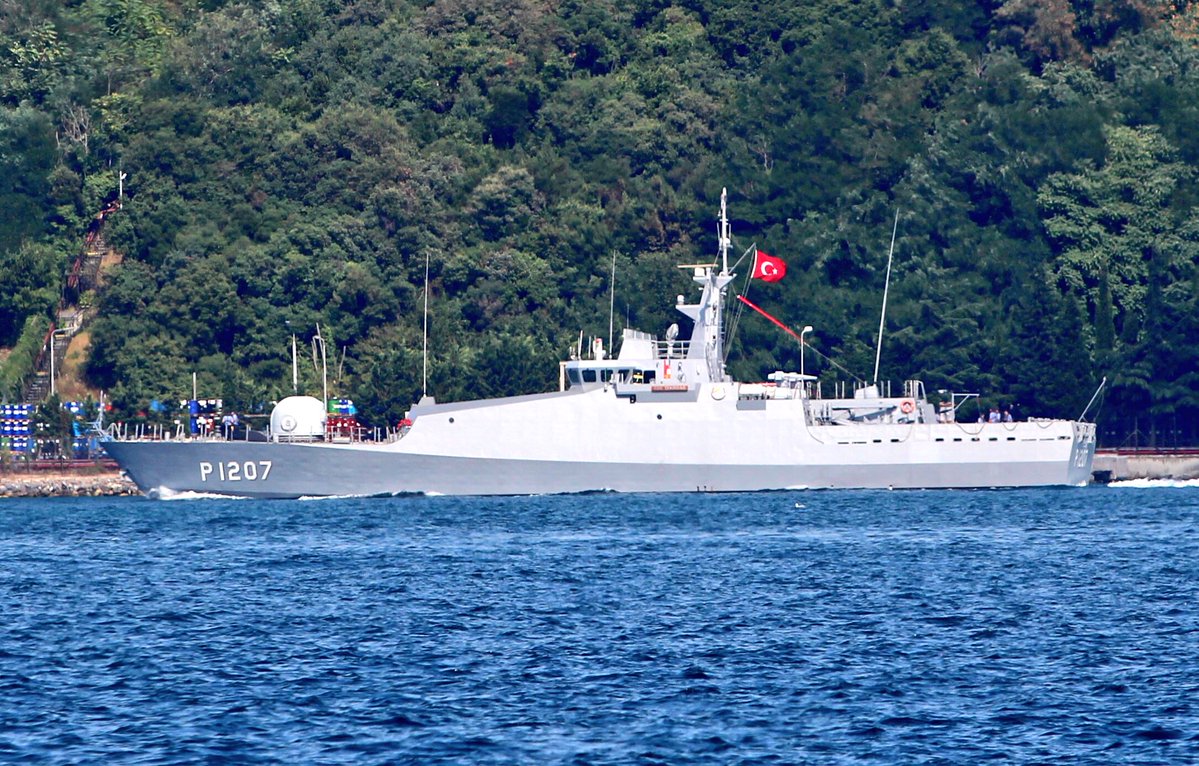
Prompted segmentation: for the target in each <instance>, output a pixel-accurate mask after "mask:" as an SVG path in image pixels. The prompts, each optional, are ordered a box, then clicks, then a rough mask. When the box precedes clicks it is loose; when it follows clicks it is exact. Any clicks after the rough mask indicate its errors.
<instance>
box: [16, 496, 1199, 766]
mask: <svg viewBox="0 0 1199 766" xmlns="http://www.w3.org/2000/svg"><path fill="white" fill-rule="evenodd" d="M0 609H2V612H0V614H2V615H3V616H2V618H0V761H3V762H29V763H72V764H74V763H104V764H109V763H137V764H143V763H144V764H160V763H180V764H182V763H239V764H240V763H250V764H252V763H355V764H359V763H367V764H370V763H380V764H382V763H419V764H441V763H469V764H526V763H530V764H541V763H548V764H628V763H644V764H692V763H699V764H704V763H711V764H742V763H744V764H756V763H779V764H789V763H838V764H840V763H873V764H880V763H881V764H900V763H929V764H940V763H944V764H966V763H979V762H984V761H1007V762H1012V763H1069V764H1076V763H1082V764H1087V763H1093V764H1109V763H1137V764H1184V763H1196V762H1199V632H1197V631H1199V617H1197V609H1199V487H1191V488H1166V487H1150V488H1135V489H1134V488H1113V487H1097V488H1088V489H1072V490H1067V489H1059V490H1035V491H978V492H944V491H942V492H865V491H860V492H833V491H828V492H779V493H759V494H744V495H739V494H733V495H698V494H697V495H677V496H671V495H586V496H559V497H533V498H529V497H524V498H498V499H479V498H474V499H461V498H448V497H434V498H419V497H418V498H412V497H409V498H387V499H384V498H375V499H345V500H321V501H297V502H287V501H268V502H258V501H250V500H216V499H198V500H190V501H182V502H181V501H174V502H164V501H152V500H148V499H144V498H110V499H65V498H64V499H46V500H3V501H0Z"/></svg>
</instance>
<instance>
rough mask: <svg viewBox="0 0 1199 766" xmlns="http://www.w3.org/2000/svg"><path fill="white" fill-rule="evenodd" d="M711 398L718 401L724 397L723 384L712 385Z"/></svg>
mask: <svg viewBox="0 0 1199 766" xmlns="http://www.w3.org/2000/svg"><path fill="white" fill-rule="evenodd" d="M712 398H713V399H715V400H716V401H720V400H721V399H723V398H724V386H712Z"/></svg>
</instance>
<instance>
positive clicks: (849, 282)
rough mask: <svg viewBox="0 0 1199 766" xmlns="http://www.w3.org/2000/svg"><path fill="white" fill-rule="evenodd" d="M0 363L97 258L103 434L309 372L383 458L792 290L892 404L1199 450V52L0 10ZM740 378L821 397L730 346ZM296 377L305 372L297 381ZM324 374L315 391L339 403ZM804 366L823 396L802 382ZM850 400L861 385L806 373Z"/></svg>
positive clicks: (1011, 1) (372, 19)
mask: <svg viewBox="0 0 1199 766" xmlns="http://www.w3.org/2000/svg"><path fill="white" fill-rule="evenodd" d="M0 7H2V8H3V12H0V167H2V168H3V171H4V172H3V173H0V204H2V205H3V207H4V210H5V215H4V217H3V219H2V222H0V270H2V271H0V273H3V275H4V280H5V289H4V290H0V344H6V343H11V342H13V341H14V340H15V338H16V336H17V335H18V334H19V332H20V329H21V327H22V326H23V323H24V321H25V318H26V316H27V315H29V314H30V313H37V312H46V311H48V310H49V307H50V306H51V305H52V304H53V302H54V300H55V298H56V295H57V292H56V291H57V289H58V284H59V279H60V275H61V273H62V270H63V268H65V264H66V263H67V261H68V259H69V257H70V256H71V255H72V254H73V253H75V252H76V251H77V249H78V247H79V245H78V243H79V239H80V236H81V234H82V232H83V231H84V230H85V228H86V224H87V222H88V220H89V218H90V216H91V215H92V214H93V213H94V212H95V211H96V210H98V209H100V207H102V206H103V205H104V204H105V203H106V202H108V201H110V200H111V199H112V198H113V196H114V194H115V192H116V174H117V173H118V172H119V171H121V170H123V171H125V172H127V173H128V174H129V178H128V181H127V185H126V189H127V191H128V193H129V195H130V196H129V198H128V199H127V200H126V202H125V207H124V210H123V211H121V212H120V213H119V214H117V215H114V216H112V218H111V220H110V223H109V224H108V230H107V231H106V236H107V238H108V239H109V241H110V242H112V243H114V244H116V245H117V246H118V247H119V248H120V249H121V250H123V251H124V252H125V253H126V260H125V261H124V264H123V265H122V266H121V267H120V269H119V270H118V271H117V272H116V273H115V274H113V275H112V277H111V279H110V281H109V283H108V285H107V287H106V289H105V290H104V291H103V292H102V294H101V295H100V317H99V319H98V321H97V322H96V323H95V325H94V328H93V329H94V332H93V342H92V356H91V360H90V363H89V367H88V369H89V371H90V373H89V374H90V375H91V378H92V380H93V382H94V383H95V384H96V385H98V386H102V387H104V388H105V389H107V390H108V391H109V392H110V393H111V395H112V396H113V398H114V399H115V401H116V403H117V404H118V406H120V407H121V408H123V409H125V410H127V411H131V410H137V409H140V408H143V407H145V406H146V404H147V403H148V402H149V400H151V399H155V398H160V399H170V398H179V397H184V396H186V395H187V394H188V393H189V392H190V390H191V374H190V373H192V372H193V371H194V372H196V373H197V377H198V380H199V385H200V388H201V389H202V390H203V391H204V392H206V393H207V394H208V395H210V396H221V397H223V398H225V399H226V400H228V401H230V402H232V403H234V404H236V405H237V406H239V407H240V408H242V409H246V408H249V409H253V408H254V407H255V406H256V405H258V404H260V403H263V402H266V401H269V400H270V399H272V398H275V397H277V396H280V395H282V394H284V393H287V392H288V391H290V389H291V369H290V365H291V363H290V338H291V336H292V335H293V334H298V335H299V336H300V338H301V343H302V344H306V343H307V339H308V338H310V337H311V336H312V335H313V334H314V333H315V328H316V327H317V325H318V324H319V325H320V327H321V334H322V335H323V336H324V337H325V338H326V339H327V340H328V349H327V350H328V356H329V358H330V370H331V372H330V377H331V379H332V381H333V386H332V387H333V389H334V390H335V391H336V392H337V393H340V394H343V395H348V396H351V397H353V398H354V399H356V400H357V401H358V403H359V405H360V406H361V409H362V411H363V413H364V415H365V416H366V419H368V420H369V421H371V422H373V423H375V424H380V423H383V422H387V421H390V422H393V423H394V422H395V421H396V420H397V419H398V418H399V417H400V416H401V415H402V412H403V410H404V409H405V408H406V407H407V406H408V404H409V403H410V402H411V401H412V400H413V399H414V398H415V397H417V396H419V394H420V391H421V387H422V383H421V377H422V366H421V334H422V329H421V323H422V285H423V283H424V274H425V264H426V259H428V261H429V268H430V272H431V288H432V289H431V296H430V315H431V338H430V343H431V348H430V351H431V360H430V366H429V386H428V387H429V390H430V392H432V393H434V394H436V395H437V396H438V398H440V399H443V400H444V399H454V398H461V397H466V396H473V395H497V394H506V393H515V392H525V391H530V390H538V389H547V388H551V387H553V386H555V385H556V379H557V368H556V364H555V361H556V360H557V359H560V358H562V357H563V356H564V355H565V354H566V353H567V349H568V348H569V347H570V346H571V344H573V343H575V342H576V341H577V339H578V335H579V333H580V331H582V332H583V333H584V334H585V335H597V336H603V337H606V336H607V333H608V327H607V325H608V319H609V312H608V290H609V271H610V268H611V263H612V259H613V258H614V257H615V260H616V264H617V269H616V271H617V274H618V277H617V290H616V305H617V308H616V312H615V314H616V324H617V332H619V328H620V327H622V326H625V325H626V324H627V325H631V326H635V327H639V328H642V329H645V330H647V331H651V332H656V333H659V334H661V333H662V332H663V330H664V329H665V328H666V326H667V325H669V324H670V323H671V322H673V321H676V319H677V316H675V315H673V310H672V309H671V307H670V304H671V303H672V297H673V296H674V295H676V294H678V293H687V292H689V290H690V289H691V287H690V285H689V284H688V282H687V280H686V279H685V276H684V275H683V274H682V273H680V272H678V271H677V270H676V269H675V268H674V267H675V264H678V263H686V262H692V261H694V260H695V259H696V258H700V257H705V256H708V255H711V254H712V253H713V252H714V237H713V236H712V235H713V231H714V229H713V222H712V221H713V215H714V211H715V209H716V205H717V200H718V198H719V194H720V189H721V187H722V186H727V187H728V188H729V190H730V198H731V200H730V203H731V210H732V212H733V214H734V215H735V216H736V219H735V221H734V231H735V234H736V244H737V245H739V246H741V247H745V246H748V245H749V244H750V243H751V242H756V243H757V244H758V245H759V246H760V247H762V248H763V249H765V250H767V251H769V252H771V253H774V254H776V255H779V256H782V257H784V258H785V259H787V260H788V263H789V276H788V278H787V279H786V280H784V281H783V282H782V283H779V284H778V285H773V286H759V285H753V288H752V289H753V292H754V296H753V297H754V298H755V299H756V300H757V301H759V302H760V303H761V304H763V305H764V306H765V307H766V308H767V309H769V310H771V311H773V312H774V313H776V314H777V315H779V316H781V317H783V318H785V319H786V320H787V321H788V322H790V323H792V324H794V325H797V326H802V325H804V324H811V325H813V326H814V327H815V328H816V329H815V332H813V333H812V334H811V335H810V336H809V340H811V342H812V344H813V347H814V348H815V349H817V350H819V351H820V352H821V353H823V354H825V355H827V356H828V357H831V358H832V359H834V360H836V361H837V363H838V364H840V365H841V366H842V367H844V368H845V369H847V370H850V371H852V372H853V373H854V374H856V375H858V376H860V377H868V376H869V375H870V374H871V372H872V368H873V356H874V345H875V341H876V338H875V335H876V334H877V323H878V316H879V313H878V312H879V308H880V302H881V295H882V282H883V275H884V271H885V265H886V256H887V247H888V244H889V238H890V234H891V223H892V219H893V217H894V216H895V214H896V212H897V211H898V214H899V227H898V228H899V236H898V241H897V244H896V248H895V254H896V258H895V271H894V278H893V282H892V285H891V296H892V300H891V305H890V307H889V311H888V323H887V324H888V335H887V338H886V341H885V344H884V349H883V356H882V361H883V369H882V377H884V378H893V379H902V378H904V377H908V376H913V377H921V378H923V379H924V380H925V381H926V384H927V385H928V386H929V388H930V389H931V390H933V391H936V390H939V389H952V390H957V391H977V392H980V393H981V394H982V395H983V401H984V403H988V404H989V403H993V402H999V401H1002V402H1003V403H1005V404H1009V405H1014V406H1015V407H1016V408H1017V412H1018V413H1019V414H1021V415H1023V416H1037V415H1060V416H1077V415H1078V414H1079V413H1080V412H1081V411H1082V410H1083V408H1084V406H1085V405H1086V404H1087V402H1088V400H1089V399H1090V397H1091V394H1092V392H1093V391H1094V389H1095V387H1096V385H1097V384H1098V381H1099V379H1100V378H1101V377H1102V376H1107V377H1108V379H1109V388H1108V394H1107V396H1106V399H1105V401H1104V403H1103V407H1102V410H1101V420H1102V423H1103V426H1104V435H1105V437H1104V438H1105V439H1106V440H1108V442H1109V443H1111V442H1113V441H1115V442H1119V441H1122V440H1125V439H1126V438H1129V436H1128V435H1129V434H1132V433H1134V432H1137V433H1138V434H1139V435H1138V436H1137V437H1136V438H1138V439H1140V440H1141V441H1142V442H1143V441H1145V440H1147V439H1153V440H1155V441H1157V442H1159V443H1172V442H1175V441H1180V440H1181V441H1194V440H1195V439H1197V438H1199V377H1197V376H1199V327H1197V326H1196V325H1197V323H1199V312H1197V311H1196V309H1197V306H1196V302H1197V301H1199V270H1197V269H1196V264H1197V261H1199V216H1197V205H1199V179H1197V178H1196V175H1195V173H1194V167H1195V163H1196V161H1197V160H1199V133H1196V132H1195V131H1194V130H1192V129H1191V128H1192V126H1193V124H1194V122H1195V116H1196V115H1197V114H1199V48H1197V47H1196V36H1195V33H1196V28H1197V20H1199V13H1196V9H1195V8H1194V7H1193V6H1192V5H1190V4H1189V3H1186V2H1182V3H1173V4H1159V3H1154V2H1150V0H1102V1H1101V2H1083V1H1082V0H1052V2H1031V1H1030V0H1006V1H1004V0H975V1H974V2H970V1H969V0H967V1H966V2H944V1H943V0H913V1H911V2H904V3H898V2H893V1H892V2H888V1H887V0H863V1H862V2H843V1H841V2H838V1H837V0H813V1H812V2H807V3H794V2H780V1H779V0H764V1H763V2H760V3H753V4H749V3H742V2H736V1H735V0H683V2H681V3H678V4H671V3H665V2H659V1H658V0H554V1H553V2H545V1H544V0H479V1H477V2H466V1H464V0H425V1H424V2H418V1H416V0H348V1H346V2H342V0H289V1H288V2H282V3H280V2H258V1H252V2H227V1H225V0H171V1H170V2H168V1H167V0H67V2H65V3H64V2H56V1H54V0H21V1H20V2H14V0H0ZM732 346H733V355H732V357H731V358H730V363H731V365H732V368H733V371H734V372H735V373H737V374H738V375H739V376H741V377H744V378H755V377H759V376H761V375H762V374H764V373H765V372H767V371H770V370H773V369H776V368H792V369H795V368H798V367H799V358H798V354H799V349H798V347H797V346H796V344H795V343H794V342H793V341H792V340H791V339H789V338H788V337H786V336H785V335H782V334H780V333H778V332H777V330H775V329H774V328H772V327H771V326H769V325H768V324H767V323H766V322H764V321H762V320H760V319H759V318H757V317H754V316H746V317H743V318H741V320H740V321H739V322H738V324H737V331H736V337H735V338H734V340H733V343H732ZM304 348H305V349H307V346H306V345H305V346H304ZM308 356H310V354H309V353H307V352H306V353H305V357H306V359H305V364H304V365H302V371H303V374H304V381H303V386H304V387H305V389H306V390H309V391H319V376H317V375H316V374H315V373H314V371H313V365H312V364H311V363H309V360H308V359H307V357H308ZM811 368H812V364H811V363H809V364H808V369H809V370H810V369H811ZM822 369H823V372H822V374H823V375H824V377H825V378H826V380H828V381H832V380H833V379H835V378H838V377H842V378H843V377H844V375H843V374H842V373H841V372H840V371H839V370H838V369H837V368H836V367H833V366H830V365H823V366H822Z"/></svg>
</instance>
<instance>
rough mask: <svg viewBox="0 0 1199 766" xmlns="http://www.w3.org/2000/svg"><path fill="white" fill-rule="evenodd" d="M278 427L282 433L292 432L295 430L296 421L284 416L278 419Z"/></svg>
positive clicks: (289, 416)
mask: <svg viewBox="0 0 1199 766" xmlns="http://www.w3.org/2000/svg"><path fill="white" fill-rule="evenodd" d="M279 427H280V428H282V429H283V430H284V431H294V430H295V429H296V419H295V418H293V417H292V416H291V415H284V416H283V417H282V418H280V419H279Z"/></svg>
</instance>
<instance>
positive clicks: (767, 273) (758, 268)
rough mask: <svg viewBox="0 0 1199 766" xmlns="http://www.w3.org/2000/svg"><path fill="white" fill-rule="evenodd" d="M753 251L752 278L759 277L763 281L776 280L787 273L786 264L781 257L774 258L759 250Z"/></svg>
mask: <svg viewBox="0 0 1199 766" xmlns="http://www.w3.org/2000/svg"><path fill="white" fill-rule="evenodd" d="M754 252H755V255H754V275H753V276H754V279H760V280H762V281H763V282H777V281H779V280H780V279H782V278H783V277H785V276H786V275H787V264H786V263H784V262H783V259H782V258H775V257H774V256H773V255H769V254H767V253H763V252H762V251H761V250H755V251H754Z"/></svg>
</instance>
